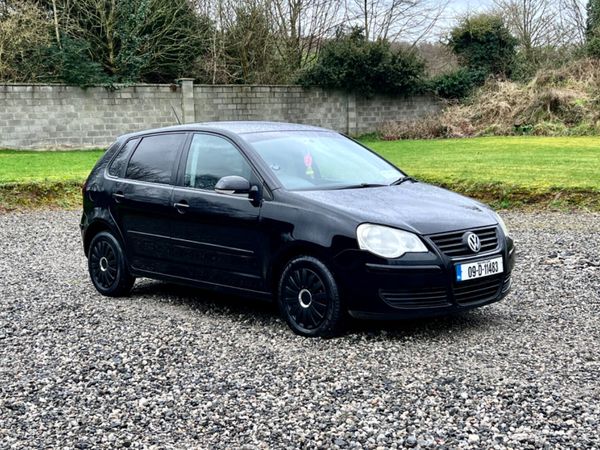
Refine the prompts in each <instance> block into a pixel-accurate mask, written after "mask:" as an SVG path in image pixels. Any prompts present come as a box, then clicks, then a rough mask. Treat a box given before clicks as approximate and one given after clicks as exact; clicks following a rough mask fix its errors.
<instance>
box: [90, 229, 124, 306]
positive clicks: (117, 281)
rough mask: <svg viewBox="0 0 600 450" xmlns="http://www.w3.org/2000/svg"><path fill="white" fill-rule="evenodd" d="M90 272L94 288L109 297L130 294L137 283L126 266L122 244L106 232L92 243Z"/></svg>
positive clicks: (99, 234)
mask: <svg viewBox="0 0 600 450" xmlns="http://www.w3.org/2000/svg"><path fill="white" fill-rule="evenodd" d="M88 270H89V272H90V277H91V279H92V283H93V284H94V287H95V288H96V289H97V290H98V292H100V293H101V294H102V295H106V296H109V297H121V296H123V295H127V294H129V292H130V291H131V288H132V287H133V283H135V278H134V277H133V276H132V275H131V274H130V273H129V270H128V269H127V265H126V264H125V254H124V253H123V249H122V247H121V244H120V243H119V241H118V240H117V239H116V238H115V237H114V236H113V235H112V234H111V233H109V232H106V231H102V232H100V233H98V234H97V235H96V236H94V238H93V239H92V242H91V243H90V249H89V252H88Z"/></svg>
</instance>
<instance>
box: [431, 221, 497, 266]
mask: <svg viewBox="0 0 600 450" xmlns="http://www.w3.org/2000/svg"><path fill="white" fill-rule="evenodd" d="M467 231H471V232H472V233H475V234H476V235H477V236H479V240H480V241H481V250H479V252H478V253H485V252H489V251H491V250H494V249H496V247H498V233H497V231H496V227H488V228H479V229H475V230H462V231H453V232H451V233H442V234H435V235H432V236H429V238H430V239H431V240H432V241H433V243H434V244H435V245H436V246H437V248H439V249H440V251H441V252H442V253H444V254H446V255H448V256H450V257H452V258H453V257H458V256H473V255H476V254H478V253H473V252H472V251H471V249H470V248H469V247H467V246H466V245H465V244H464V243H463V240H462V238H463V235H464V234H465V233H466V232H467Z"/></svg>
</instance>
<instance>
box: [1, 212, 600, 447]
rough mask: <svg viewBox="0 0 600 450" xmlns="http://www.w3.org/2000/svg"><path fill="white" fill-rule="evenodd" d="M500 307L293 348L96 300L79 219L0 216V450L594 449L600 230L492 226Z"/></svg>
mask: <svg viewBox="0 0 600 450" xmlns="http://www.w3.org/2000/svg"><path fill="white" fill-rule="evenodd" d="M505 216H506V218H507V219H508V220H507V222H508V223H509V227H511V228H512V230H513V231H514V236H515V237H516V241H517V245H518V262H517V268H518V270H517V271H516V273H515V276H514V281H515V285H514V289H513V292H512V294H511V295H510V296H509V297H508V298H507V299H505V300H504V301H503V302H501V303H498V304H495V305H492V306H489V307H485V308H483V309H480V310H477V311H474V312H471V313H467V314H465V315H462V316H456V317H451V318H445V319H436V320H425V321H418V322H414V321H413V322H410V323H394V324H381V323H360V324H357V325H355V326H354V328H353V329H352V330H350V332H349V333H348V334H347V335H345V336H344V337H341V338H338V339H331V340H321V339H305V338H301V337H296V336H294V335H293V334H292V333H291V332H290V331H289V330H288V328H287V326H286V325H285V324H284V323H283V322H282V321H281V320H280V319H279V318H278V317H277V315H276V313H275V310H274V308H273V307H271V306H269V305H265V304H262V303H258V302H254V301H249V300H240V299H237V300H236V299H231V298H218V297H215V295H214V294H207V293H203V292H201V291H195V290H190V289H186V288H180V287H176V286H173V285H168V284H164V283H158V282H152V281H147V280H143V281H138V284H137V285H136V288H135V290H134V292H133V295H132V296H131V297H129V298H123V299H108V298H103V297H101V296H100V295H99V294H97V293H96V292H95V290H94V289H93V287H92V285H91V283H90V282H89V280H88V276H87V272H86V269H85V262H86V261H85V258H84V257H83V254H82V251H81V249H80V238H79V231H78V220H79V215H78V213H76V212H60V211H43V212H34V213H26V214H5V215H0V300H1V301H0V448H13V447H14V448H17V447H28V448H50V447H52V448H67V447H71V448H99V447H105V448H115V447H121V446H122V447H132V448H148V447H150V448H223V447H228V448H240V447H241V448H283V447H285V448H299V447H303V448H318V447H321V448H337V447H340V448H377V447H380V448H404V447H417V448H419V447H420V448H443V447H444V446H446V447H448V448H457V447H460V448H491V447H494V448H534V447H535V448H540V447H545V448H586V449H587V448H600V431H599V429H600V400H599V399H600V358H599V353H598V348H599V343H600V321H599V316H600V313H599V311H600V267H599V266H598V262H599V261H600V215H591V214H558V213H557V214H533V213H510V214H506V215H505Z"/></svg>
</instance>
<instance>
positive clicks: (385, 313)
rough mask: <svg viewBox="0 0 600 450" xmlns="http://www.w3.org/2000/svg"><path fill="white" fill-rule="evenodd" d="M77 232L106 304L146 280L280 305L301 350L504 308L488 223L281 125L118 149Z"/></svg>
mask: <svg viewBox="0 0 600 450" xmlns="http://www.w3.org/2000/svg"><path fill="white" fill-rule="evenodd" d="M81 230H82V235H83V244H84V250H85V254H86V256H87V257H88V265H89V272H90V275H91V279H92V282H93V284H94V286H95V287H96V289H97V290H98V291H99V292H100V293H101V294H104V295H108V296H121V295H126V294H128V293H129V291H130V290H131V288H132V286H133V283H134V281H135V278H136V277H149V278H155V279H161V280H168V281H171V282H176V283H184V284H190V285H194V286H197V287H202V288H211V289H217V290H223V291H226V292H230V293H235V294H245V295H249V296H252V297H257V298H265V299H272V298H274V299H275V300H276V301H277V303H278V305H279V309H280V311H281V314H282V315H283V317H284V318H285V320H286V321H287V323H288V324H289V326H290V327H291V328H292V329H293V330H294V331H295V332H296V333H299V334H302V335H305V336H327V335H333V334H335V333H337V332H339V330H340V328H341V327H342V325H343V322H344V319H345V318H346V317H347V315H350V316H353V317H357V318H384V319H389V318H412V317H417V316H425V315H437V314H447V313H452V312H456V311H461V310H466V309H469V308H474V307H477V306H482V305H486V304H489V303H492V302H495V301H497V300H500V299H501V298H503V297H504V296H506V294H507V293H508V291H509V289H510V285H511V271H512V269H513V266H514V255H515V248H514V245H513V241H512V239H511V238H510V236H509V233H508V231H507V229H506V226H505V225H504V223H503V222H502V219H501V218H500V217H499V216H498V215H497V214H496V213H495V212H493V211H492V210H491V209H490V208H489V207H487V206H485V205H483V204H481V203H479V202H476V201H474V200H471V199H468V198H466V197H463V196H461V195H458V194H455V193H452V192H450V191H447V190H444V189H441V188H439V187H435V186H431V185H429V184H425V183H421V182H418V181H416V180H414V179H412V178H410V177H408V176H407V175H405V174H404V173H403V172H402V171H401V170H400V169H398V168H397V167H395V166H394V165H392V164H391V163H389V162H388V161H386V160H384V159H382V158H381V157H380V156H378V155H376V154H375V153H373V152H372V151H370V150H369V149H367V148H366V147H364V146H363V145H361V144H360V143H358V142H356V141H354V140H352V139H350V138H348V137H345V136H343V135H341V134H339V133H336V132H333V131H330V130H326V129H322V128H316V127H311V126H304V125H295V124H286V123H272V122H214V123H203V124H193V125H180V126H175V127H168V128H162V129H156V130H150V131H144V132H139V133H132V134H127V135H124V136H121V137H120V138H118V139H117V141H116V142H115V143H114V144H113V145H111V146H110V147H109V149H108V150H107V151H106V153H105V154H104V156H103V157H102V158H101V159H100V160H99V161H98V163H97V164H96V166H95V167H94V169H93V171H92V173H91V174H90V176H89V178H88V180H87V182H86V183H85V186H84V188H83V216H82V220H81Z"/></svg>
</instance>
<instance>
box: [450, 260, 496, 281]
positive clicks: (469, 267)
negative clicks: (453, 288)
mask: <svg viewBox="0 0 600 450" xmlns="http://www.w3.org/2000/svg"><path fill="white" fill-rule="evenodd" d="M502 272H504V266H503V265H502V257H498V258H492V259H486V260H484V261H474V262H469V263H464V264H457V265H456V281H466V280H473V279H475V278H483V277H489V276H491V275H496V274H497V273H502Z"/></svg>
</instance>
